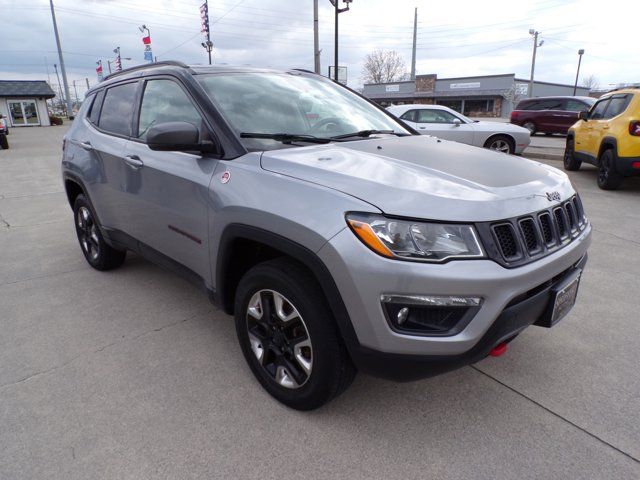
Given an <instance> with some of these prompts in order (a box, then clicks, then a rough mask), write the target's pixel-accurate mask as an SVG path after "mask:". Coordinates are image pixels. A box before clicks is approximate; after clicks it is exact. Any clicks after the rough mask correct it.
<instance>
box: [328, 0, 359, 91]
mask: <svg viewBox="0 0 640 480" xmlns="http://www.w3.org/2000/svg"><path fill="white" fill-rule="evenodd" d="M329 1H330V2H331V5H333V6H334V7H335V11H336V23H335V27H334V36H335V38H334V52H333V80H334V81H336V82H337V81H338V15H340V14H341V13H343V12H347V11H349V4H350V3H351V2H352V1H353V0H342V1H343V2H344V3H345V4H346V5H347V6H346V7H345V8H339V7H338V2H339V0H329Z"/></svg>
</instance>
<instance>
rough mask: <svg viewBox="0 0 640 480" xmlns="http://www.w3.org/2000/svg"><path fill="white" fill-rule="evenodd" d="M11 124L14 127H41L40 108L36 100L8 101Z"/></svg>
mask: <svg viewBox="0 0 640 480" xmlns="http://www.w3.org/2000/svg"><path fill="white" fill-rule="evenodd" d="M7 104H8V105H9V114H10V115H11V124H12V125H13V126H14V127H20V126H23V125H40V119H39V118H38V107H37V105H36V101H35V100H8V101H7Z"/></svg>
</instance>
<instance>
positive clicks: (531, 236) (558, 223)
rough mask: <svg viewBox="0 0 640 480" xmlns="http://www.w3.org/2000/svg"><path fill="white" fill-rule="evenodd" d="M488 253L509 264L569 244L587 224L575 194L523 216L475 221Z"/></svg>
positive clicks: (522, 262)
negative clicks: (495, 220)
mask: <svg viewBox="0 0 640 480" xmlns="http://www.w3.org/2000/svg"><path fill="white" fill-rule="evenodd" d="M477 227H478V232H479V233H480V236H481V237H482V239H483V242H484V243H485V247H486V250H487V253H488V255H489V256H490V257H491V258H493V259H494V260H496V261H497V262H498V263H500V264H501V265H504V266H507V267H511V266H519V265H522V264H525V263H529V262H532V261H534V260H536V259H538V258H541V257H543V256H545V255H548V254H549V253H552V252H553V251H555V250H557V249H559V248H562V247H563V246H565V245H567V244H568V243H570V242H571V241H572V240H573V239H574V238H575V237H577V236H578V234H579V233H580V232H582V231H583V230H584V229H585V228H586V227H587V219H586V217H585V215H584V210H583V208H582V202H581V201H580V198H579V197H578V196H577V195H575V196H573V197H572V198H570V199H569V200H567V201H565V202H562V203H561V204H560V205H556V206H555V207H552V208H548V209H545V210H542V211H540V212H535V213H533V214H531V215H526V216H523V217H517V218H510V219H506V220H502V221H499V222H487V223H481V224H477Z"/></svg>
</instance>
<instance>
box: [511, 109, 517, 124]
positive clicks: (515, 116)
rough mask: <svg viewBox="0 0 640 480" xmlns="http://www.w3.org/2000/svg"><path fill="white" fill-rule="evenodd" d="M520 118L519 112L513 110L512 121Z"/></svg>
mask: <svg viewBox="0 0 640 480" xmlns="http://www.w3.org/2000/svg"><path fill="white" fill-rule="evenodd" d="M517 119H518V112H515V111H514V112H511V123H513V121H514V120H517Z"/></svg>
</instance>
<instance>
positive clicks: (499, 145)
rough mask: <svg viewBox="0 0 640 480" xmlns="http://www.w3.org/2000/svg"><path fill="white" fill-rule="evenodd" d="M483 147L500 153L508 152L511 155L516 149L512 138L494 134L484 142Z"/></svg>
mask: <svg viewBox="0 0 640 480" xmlns="http://www.w3.org/2000/svg"><path fill="white" fill-rule="evenodd" d="M484 148H488V149H489V150H497V151H498V152H502V153H509V154H511V155H513V153H514V152H515V150H516V148H515V145H514V143H513V140H511V138H509V137H507V136H506V135H496V136H494V137H491V138H490V139H488V140H487V141H486V142H485V143H484Z"/></svg>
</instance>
